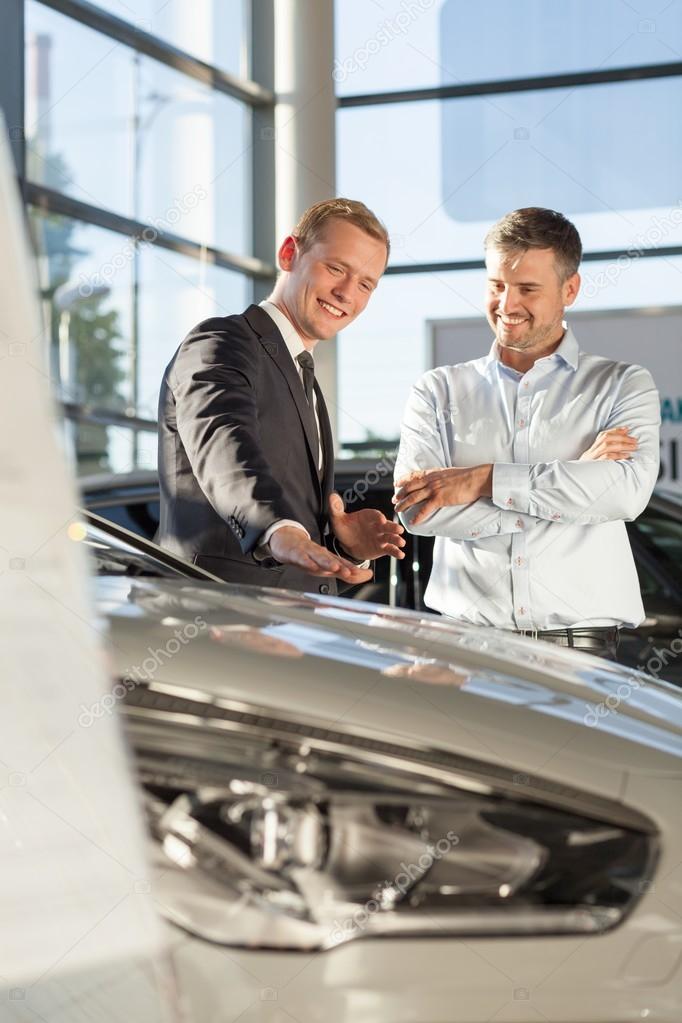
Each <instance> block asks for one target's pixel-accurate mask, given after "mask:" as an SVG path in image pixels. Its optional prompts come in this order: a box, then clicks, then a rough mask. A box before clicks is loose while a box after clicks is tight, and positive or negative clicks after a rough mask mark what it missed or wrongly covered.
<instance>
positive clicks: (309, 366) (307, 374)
mask: <svg viewBox="0 0 682 1023" xmlns="http://www.w3.org/2000/svg"><path fill="white" fill-rule="evenodd" d="M296 361H297V362H298V364H299V366H300V367H301V369H302V370H303V390H304V391H305V396H306V398H307V399H308V404H309V405H310V407H311V409H313V410H314V408H315V406H314V404H313V391H314V386H315V360H314V359H313V357H312V355H311V354H310V352H301V354H300V355H297V356H296Z"/></svg>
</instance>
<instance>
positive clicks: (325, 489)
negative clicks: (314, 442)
mask: <svg viewBox="0 0 682 1023" xmlns="http://www.w3.org/2000/svg"><path fill="white" fill-rule="evenodd" d="M315 394H316V396H317V418H318V419H319V420H320V441H321V443H322V458H323V462H322V468H323V471H322V480H321V483H322V497H323V500H324V503H325V507H324V509H323V511H324V513H325V514H326V513H327V508H326V502H327V498H328V497H329V495H330V494H331V492H332V490H333V488H334V438H333V436H332V426H331V423H330V422H329V413H328V412H327V405H326V402H325V400H324V397H323V395H322V391H321V389H320V385H319V384H318V382H317V380H316V381H315Z"/></svg>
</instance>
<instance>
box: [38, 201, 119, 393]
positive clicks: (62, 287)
mask: <svg viewBox="0 0 682 1023" xmlns="http://www.w3.org/2000/svg"><path fill="white" fill-rule="evenodd" d="M30 219H31V229H32V236H33V239H34V243H35V246H36V251H37V255H38V267H39V272H40V286H41V293H42V296H43V299H44V300H45V319H46V322H47V323H48V324H49V331H50V362H51V367H52V371H53V375H54V377H55V380H56V381H57V385H58V390H59V394H60V397H61V398H62V399H63V400H64V401H70V402H74V403H76V404H85V405H93V406H95V407H97V408H99V409H111V410H112V411H116V412H119V413H125V412H127V411H131V410H132V409H131V402H132V396H133V388H132V376H131V370H132V365H133V363H132V352H131V340H130V339H131V333H132V331H131V302H132V285H133V276H132V259H131V258H130V251H131V248H130V242H129V240H128V239H126V238H125V237H124V236H122V235H119V234H116V233H114V232H113V231H105V230H104V229H102V228H99V227H92V226H91V225H89V224H83V223H80V222H79V221H75V220H71V219H69V218H68V217H62V216H59V215H56V214H50V215H45V214H43V213H41V212H39V211H37V210H35V209H31V210H30Z"/></svg>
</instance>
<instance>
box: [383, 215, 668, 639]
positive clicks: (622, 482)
mask: <svg viewBox="0 0 682 1023" xmlns="http://www.w3.org/2000/svg"><path fill="white" fill-rule="evenodd" d="M485 249H486V266H487V273H488V289H487V299H486V307H487V318H488V322H489V324H490V326H491V328H492V330H493V332H494V335H495V339H494V341H493V344H492V348H491V350H490V352H489V353H488V355H486V356H484V357H483V358H480V359H476V360H473V361H471V362H467V363H462V364H461V365H458V366H441V367H439V368H437V369H434V370H431V371H430V372H428V373H426V374H425V375H424V376H423V377H422V378H421V379H420V380H419V381H418V383H417V384H416V386H415V387H414V388H413V391H412V394H411V396H410V399H409V401H408V404H407V409H406V411H405V416H404V420H403V426H402V431H401V441H400V452H399V455H398V459H397V464H396V496H395V504H396V508H397V510H398V512H399V513H400V517H401V520H402V521H403V523H404V524H405V526H406V528H407V529H408V530H409V531H410V532H412V533H416V534H419V535H422V536H435V537H436V542H435V547H434V560H433V571H432V574H431V578H430V580H429V585H428V588H427V590H426V594H425V601H426V603H427V605H428V606H429V607H432V608H434V609H435V610H438V611H441V612H442V613H443V614H444V615H448V616H450V617H452V618H455V619H457V620H458V621H461V622H470V623H472V624H476V625H488V626H496V627H498V628H502V629H509V630H513V631H516V632H522V633H526V634H530V635H534V636H535V635H537V636H538V637H539V638H542V639H546V640H549V641H551V642H556V643H560V644H562V645H565V646H575V647H579V648H582V649H587V650H590V651H591V652H593V653H596V654H601V655H603V656H608V657H613V658H615V656H616V648H617V637H618V629H619V628H620V627H621V626H624V625H627V626H631V627H634V626H637V625H639V624H640V623H641V621H642V619H643V617H644V609H643V606H642V599H641V595H640V591H639V584H638V579H637V573H636V570H635V565H634V560H633V557H632V552H631V550H630V545H629V542H628V538H627V532H626V529H625V522H626V521H630V520H632V519H634V518H636V517H637V516H638V515H639V514H640V512H642V511H643V509H644V508H645V507H646V504H647V502H648V500H649V497H650V496H651V492H652V490H653V487H654V484H655V482H656V479H657V474H658V462H659V439H658V431H659V425H660V406H659V399H658V393H657V391H656V387H655V385H654V382H653V380H652V378H651V375H650V373H649V372H648V371H647V370H645V369H643V368H642V367H640V366H629V365H626V364H625V363H620V362H613V361H611V360H609V359H605V358H602V357H601V356H598V355H590V354H587V353H585V352H583V351H581V349H580V347H579V345H578V342H577V340H576V338H575V336H574V334H573V332H572V330H570V328H567V326H566V323H565V322H564V311H565V309H566V308H567V307H569V306H571V305H573V303H574V302H575V299H576V297H577V295H578V291H579V288H580V276H579V274H578V266H579V263H580V258H581V255H582V247H581V242H580V237H579V235H578V232H577V231H576V229H575V227H574V226H573V224H571V223H570V221H568V220H567V219H566V218H565V217H564V216H562V215H561V214H560V213H556V212H554V211H553V210H545V209H540V208H536V207H531V208H527V209H521V210H515V211H514V212H512V213H509V214H507V216H505V217H503V218H502V220H500V221H499V222H498V223H497V224H495V225H494V227H493V228H492V229H491V230H490V232H489V233H488V235H487V237H486V240H485Z"/></svg>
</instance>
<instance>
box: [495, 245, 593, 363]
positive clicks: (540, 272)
mask: <svg viewBox="0 0 682 1023" xmlns="http://www.w3.org/2000/svg"><path fill="white" fill-rule="evenodd" d="M486 267H487V270H488V291H487V296H486V313H487V317H488V323H489V324H490V326H491V327H492V329H493V332H494V334H495V337H496V339H497V343H498V346H499V350H500V357H501V359H502V361H503V362H505V363H506V364H507V365H509V366H514V367H515V368H517V369H523V370H525V369H526V368H527V367H528V366H529V365H532V363H533V362H534V361H535V359H538V358H540V357H542V356H543V355H548V354H549V353H550V352H552V351H553V350H554V349H555V348H556V347H557V345H558V344H559V342H560V341H561V338H562V336H563V332H564V331H563V326H562V320H563V316H564V310H565V309H566V307H567V306H570V305H572V304H573V302H574V301H575V299H576V296H577V294H578V289H579V287H580V276H579V274H577V273H575V274H572V275H571V276H570V277H569V278H568V279H567V280H565V281H562V280H561V279H560V276H559V273H558V272H557V266H556V259H555V254H554V251H553V250H552V249H526V250H525V251H521V252H503V251H501V250H500V249H497V248H489V249H488V250H487V252H486Z"/></svg>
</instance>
